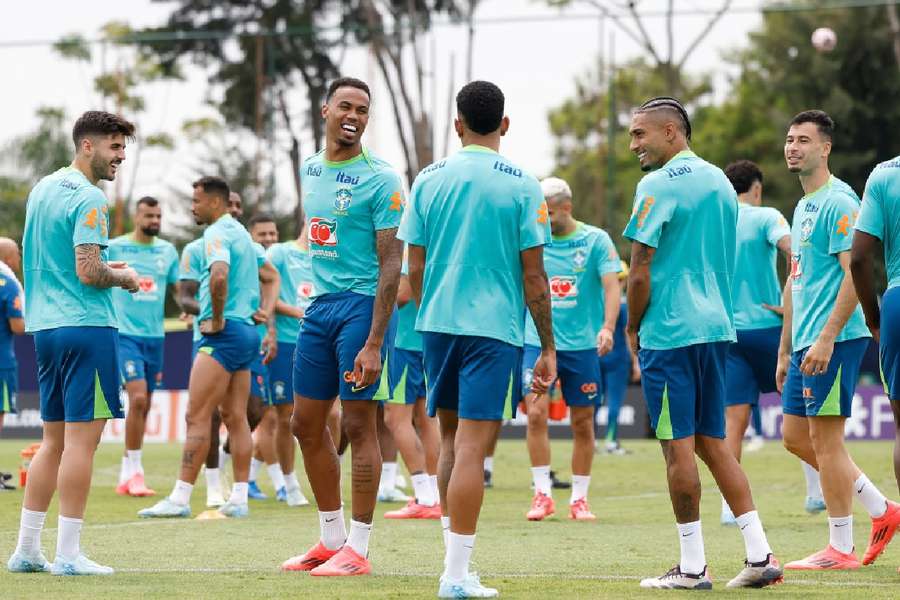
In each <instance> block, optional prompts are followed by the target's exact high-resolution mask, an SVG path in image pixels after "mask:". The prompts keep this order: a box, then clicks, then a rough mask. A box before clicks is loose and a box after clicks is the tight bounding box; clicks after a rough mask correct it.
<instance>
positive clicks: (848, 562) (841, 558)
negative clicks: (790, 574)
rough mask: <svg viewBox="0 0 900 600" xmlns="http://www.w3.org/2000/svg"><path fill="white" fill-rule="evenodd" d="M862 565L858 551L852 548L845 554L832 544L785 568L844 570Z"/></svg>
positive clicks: (795, 569)
mask: <svg viewBox="0 0 900 600" xmlns="http://www.w3.org/2000/svg"><path fill="white" fill-rule="evenodd" d="M860 566H861V563H860V562H859V559H858V558H856V553H855V552H853V551H852V550H851V551H850V552H849V553H847V554H844V553H843V552H838V551H837V550H835V549H834V548H833V547H832V546H831V544H828V546H826V547H825V549H824V550H820V551H818V552H816V553H815V554H812V555H810V556H807V557H806V558H803V559H801V560H795V561H793V562H789V563H788V564H786V565H784V568H785V569H790V570H794V571H842V570H851V569H858V568H859V567H860Z"/></svg>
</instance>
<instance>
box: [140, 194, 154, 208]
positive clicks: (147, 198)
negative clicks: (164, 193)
mask: <svg viewBox="0 0 900 600" xmlns="http://www.w3.org/2000/svg"><path fill="white" fill-rule="evenodd" d="M141 204H146V205H147V206H149V207H150V208H153V207H155V206H157V205H158V204H159V200H157V199H156V198H154V197H153V196H143V197H142V198H141V199H140V200H138V201H137V204H135V207H138V206H140V205H141Z"/></svg>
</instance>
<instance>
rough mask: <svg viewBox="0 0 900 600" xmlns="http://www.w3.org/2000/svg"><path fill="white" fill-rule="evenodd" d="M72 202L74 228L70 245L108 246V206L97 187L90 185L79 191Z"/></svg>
mask: <svg viewBox="0 0 900 600" xmlns="http://www.w3.org/2000/svg"><path fill="white" fill-rule="evenodd" d="M77 198H78V199H77V200H76V201H75V202H74V205H73V208H72V210H73V212H74V217H75V230H74V231H73V232H72V245H73V246H79V245H81V244H96V245H98V246H102V247H103V248H106V247H107V246H109V228H108V219H109V206H108V205H107V204H106V196H104V195H103V192H101V191H100V189H99V188H96V187H93V186H92V187H90V188H86V189H85V191H83V192H81V193H80V194H79V195H78V197H77Z"/></svg>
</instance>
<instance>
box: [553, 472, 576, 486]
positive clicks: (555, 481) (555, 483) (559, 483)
mask: <svg viewBox="0 0 900 600" xmlns="http://www.w3.org/2000/svg"><path fill="white" fill-rule="evenodd" d="M550 487H552V488H553V489H554V490H567V489H569V488H571V487H572V484H571V483H570V482H568V481H563V480H562V479H557V478H556V471H550Z"/></svg>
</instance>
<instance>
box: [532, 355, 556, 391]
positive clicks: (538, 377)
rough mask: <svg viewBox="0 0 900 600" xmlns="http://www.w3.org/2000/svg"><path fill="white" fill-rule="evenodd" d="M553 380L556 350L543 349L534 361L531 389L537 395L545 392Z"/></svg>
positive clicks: (554, 376)
mask: <svg viewBox="0 0 900 600" xmlns="http://www.w3.org/2000/svg"><path fill="white" fill-rule="evenodd" d="M554 381H556V351H555V350H543V351H541V355H540V356H538V359H537V361H535V363H534V369H533V370H532V375H531V391H532V392H534V393H535V394H537V395H539V396H540V395H543V394H546V393H547V391H548V390H549V389H550V386H551V385H553V382H554Z"/></svg>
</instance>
